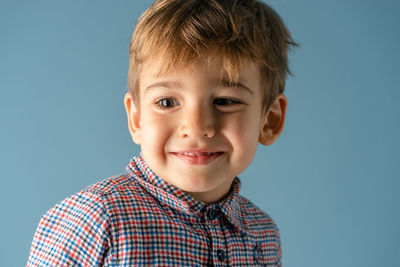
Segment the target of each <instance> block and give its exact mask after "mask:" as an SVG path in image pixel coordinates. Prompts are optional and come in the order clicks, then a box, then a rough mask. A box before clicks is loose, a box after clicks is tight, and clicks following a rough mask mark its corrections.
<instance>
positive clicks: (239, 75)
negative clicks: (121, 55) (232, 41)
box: [138, 56, 261, 87]
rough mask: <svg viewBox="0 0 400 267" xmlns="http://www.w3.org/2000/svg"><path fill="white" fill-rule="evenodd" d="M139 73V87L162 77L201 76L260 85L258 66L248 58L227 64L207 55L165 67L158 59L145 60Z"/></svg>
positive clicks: (227, 81)
mask: <svg viewBox="0 0 400 267" xmlns="http://www.w3.org/2000/svg"><path fill="white" fill-rule="evenodd" d="M138 74H139V77H138V78H139V81H140V87H142V86H143V85H144V84H146V83H148V82H154V81H157V80H163V79H174V80H180V79H190V78H191V77H192V78H195V77H198V76H201V77H202V78H204V79H205V80H207V81H214V82H218V83H220V84H227V85H230V86H235V85H236V84H246V86H247V85H249V86H250V87H255V86H260V82H261V72H260V67H259V66H258V65H257V64H256V63H254V62H253V61H250V60H243V61H242V62H238V64H237V65H234V64H227V62H226V60H224V59H223V58H222V57H220V56H219V57H218V56H214V57H211V56H208V57H206V58H205V59H201V60H200V59H198V60H196V61H192V62H181V63H180V64H176V65H175V66H170V67H165V65H163V63H162V62H161V61H160V60H157V61H154V60H153V61H146V62H144V63H143V64H142V66H141V70H140V72H139V73H138Z"/></svg>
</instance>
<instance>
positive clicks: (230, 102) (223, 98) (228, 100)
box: [214, 97, 243, 106]
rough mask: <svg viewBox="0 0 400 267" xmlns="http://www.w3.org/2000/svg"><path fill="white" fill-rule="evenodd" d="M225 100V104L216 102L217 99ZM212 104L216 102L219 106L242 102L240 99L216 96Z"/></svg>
mask: <svg viewBox="0 0 400 267" xmlns="http://www.w3.org/2000/svg"><path fill="white" fill-rule="evenodd" d="M221 100H222V101H225V104H222V105H221V103H220V104H217V102H218V101H221ZM226 102H229V104H226ZM214 104H217V105H219V106H232V105H240V104H243V103H242V102H241V101H240V100H237V99H233V98H225V97H221V98H217V99H215V100H214Z"/></svg>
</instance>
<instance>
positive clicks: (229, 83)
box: [220, 79, 254, 94]
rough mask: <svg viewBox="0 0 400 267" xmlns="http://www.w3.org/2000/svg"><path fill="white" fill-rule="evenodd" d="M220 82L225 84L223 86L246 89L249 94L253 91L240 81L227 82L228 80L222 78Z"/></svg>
mask: <svg viewBox="0 0 400 267" xmlns="http://www.w3.org/2000/svg"><path fill="white" fill-rule="evenodd" d="M220 84H221V85H223V86H225V87H229V88H238V89H244V90H246V91H248V92H249V93H250V94H254V92H253V91H252V90H251V89H250V88H249V87H247V86H245V85H244V84H242V83H240V82H234V83H232V82H229V81H228V80H225V79H222V80H220Z"/></svg>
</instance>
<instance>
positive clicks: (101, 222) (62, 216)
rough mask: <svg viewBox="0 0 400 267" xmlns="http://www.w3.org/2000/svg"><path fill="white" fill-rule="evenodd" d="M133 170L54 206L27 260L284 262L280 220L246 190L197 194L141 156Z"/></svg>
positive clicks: (112, 263) (159, 263)
mask: <svg viewBox="0 0 400 267" xmlns="http://www.w3.org/2000/svg"><path fill="white" fill-rule="evenodd" d="M127 171H128V173H127V174H124V175H119V176H113V177H110V178H108V179H105V180H103V181H101V182H98V183H96V184H94V185H92V186H89V187H87V188H86V189H84V190H82V191H81V192H79V193H77V194H75V195H73V196H71V197H69V198H67V199H65V200H64V201H62V202H60V203H59V204H57V205H56V206H55V207H54V208H52V209H50V210H49V211H48V212H47V214H46V215H45V216H44V217H43V218H42V219H41V221H40V224H39V226H38V228H37V231H36V233H35V236H34V239H33V243H32V247H31V251H30V255H29V259H28V263H27V266H138V265H139V266H281V249H280V241H279V232H278V229H277V227H276V225H275V224H274V222H273V221H272V219H271V218H270V217H269V216H268V215H267V214H265V213H264V212H262V211H261V210H259V209H258V208H257V207H256V206H255V205H253V204H252V203H251V202H250V201H248V200H247V199H245V198H244V197H242V196H239V190H240V181H239V179H238V178H236V179H235V180H234V182H233V184H232V189H231V192H230V194H229V196H228V197H227V198H225V199H224V200H223V201H221V202H219V203H215V204H205V203H202V202H199V201H196V200H195V199H193V198H192V197H191V196H189V195H188V194H186V193H185V192H183V191H182V190H180V189H179V188H177V187H175V186H173V185H170V184H168V183H166V182H165V181H164V180H162V179H161V178H159V177H157V176H156V175H155V174H154V173H153V172H152V171H151V170H150V169H149V167H148V166H147V165H146V163H145V162H144V161H143V159H142V157H134V158H133V159H132V160H131V162H130V164H129V165H128V167H127Z"/></svg>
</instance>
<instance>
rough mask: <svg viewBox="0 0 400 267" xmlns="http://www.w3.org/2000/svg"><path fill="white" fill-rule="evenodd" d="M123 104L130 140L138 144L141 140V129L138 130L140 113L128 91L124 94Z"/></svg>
mask: <svg viewBox="0 0 400 267" xmlns="http://www.w3.org/2000/svg"><path fill="white" fill-rule="evenodd" d="M124 104H125V110H126V115H127V117H128V127H129V132H130V133H131V136H132V140H133V142H135V143H136V144H138V145H140V141H141V130H140V113H139V109H138V107H137V106H136V105H135V101H134V100H133V96H132V94H131V93H130V92H128V93H126V94H125V97H124Z"/></svg>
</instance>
